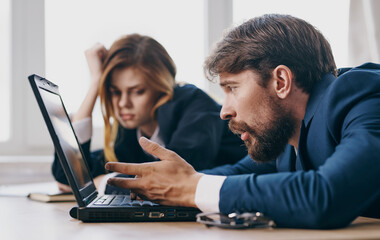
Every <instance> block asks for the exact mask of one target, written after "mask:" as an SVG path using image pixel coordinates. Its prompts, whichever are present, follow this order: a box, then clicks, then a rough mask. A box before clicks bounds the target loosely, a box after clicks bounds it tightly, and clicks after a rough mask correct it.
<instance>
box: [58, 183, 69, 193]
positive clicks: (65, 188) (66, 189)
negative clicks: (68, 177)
mask: <svg viewBox="0 0 380 240" xmlns="http://www.w3.org/2000/svg"><path fill="white" fill-rule="evenodd" d="M57 185H58V189H59V191H61V192H64V193H70V192H72V190H71V187H70V186H69V185H66V184H63V183H60V182H57Z"/></svg>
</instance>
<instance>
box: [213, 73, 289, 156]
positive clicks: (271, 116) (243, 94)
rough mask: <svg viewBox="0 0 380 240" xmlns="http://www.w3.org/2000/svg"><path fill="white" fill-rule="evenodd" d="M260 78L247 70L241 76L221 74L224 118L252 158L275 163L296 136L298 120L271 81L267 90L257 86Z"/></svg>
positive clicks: (222, 112)
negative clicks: (282, 100)
mask: <svg viewBox="0 0 380 240" xmlns="http://www.w3.org/2000/svg"><path fill="white" fill-rule="evenodd" d="M259 80H260V75H259V74H257V73H255V72H253V71H250V70H246V71H243V72H241V73H239V74H229V73H223V74H220V85H221V87H222V88H223V91H224V92H225V94H226V98H225V102H224V104H223V108H222V110H221V112H220V117H221V118H222V119H230V123H229V127H230V129H231V131H232V132H234V133H235V134H239V135H240V137H241V139H242V140H243V141H244V143H245V145H246V146H247V148H248V153H249V155H250V156H251V158H252V159H254V160H255V161H258V162H266V161H271V160H275V159H276V158H277V157H278V156H279V155H280V154H281V153H282V152H283V151H284V148H285V146H286V144H287V143H288V141H289V139H290V138H291V137H292V136H293V134H294V132H295V127H296V120H295V118H294V117H293V116H292V114H291V112H290V111H289V110H287V108H286V107H285V106H283V105H284V104H283V103H282V102H281V100H280V99H279V98H278V97H277V95H276V92H275V89H274V88H273V87H272V86H274V85H273V84H271V82H272V81H273V80H270V82H269V84H267V87H263V86H261V85H259V84H258V81H259Z"/></svg>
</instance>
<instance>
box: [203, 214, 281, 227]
mask: <svg viewBox="0 0 380 240" xmlns="http://www.w3.org/2000/svg"><path fill="white" fill-rule="evenodd" d="M197 222H199V223H203V224H205V225H206V226H207V227H213V226H214V227H220V228H228V229H243V228H265V227H271V228H272V227H275V226H276V224H275V222H274V221H273V220H271V219H269V218H268V217H265V216H264V214H262V213H260V212H256V213H242V214H238V213H230V214H228V215H227V214H223V213H199V214H197Z"/></svg>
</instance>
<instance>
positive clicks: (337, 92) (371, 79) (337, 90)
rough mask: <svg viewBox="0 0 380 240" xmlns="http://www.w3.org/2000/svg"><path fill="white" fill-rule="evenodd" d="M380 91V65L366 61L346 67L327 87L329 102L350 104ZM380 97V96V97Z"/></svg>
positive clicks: (327, 99)
mask: <svg viewBox="0 0 380 240" xmlns="http://www.w3.org/2000/svg"><path fill="white" fill-rule="evenodd" d="M379 92H380V65H379V64H374V63H366V64H363V65H361V66H358V67H355V68H351V69H344V70H343V71H342V70H341V71H340V75H339V76H338V77H337V78H336V79H335V81H333V82H332V84H331V85H330V87H329V88H328V89H327V93H326V101H328V103H332V104H334V103H337V104H338V103H339V104H349V103H350V102H357V101H360V99H363V98H365V97H366V96H371V95H374V94H377V93H379ZM379 99H380V98H379Z"/></svg>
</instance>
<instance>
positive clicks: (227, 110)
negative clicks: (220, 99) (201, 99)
mask: <svg viewBox="0 0 380 240" xmlns="http://www.w3.org/2000/svg"><path fill="white" fill-rule="evenodd" d="M234 117H236V112H235V111H234V109H233V108H232V106H231V105H229V104H228V102H227V101H226V102H225V103H224V104H223V106H222V109H221V110H220V118H221V119H223V120H228V119H231V118H234Z"/></svg>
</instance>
